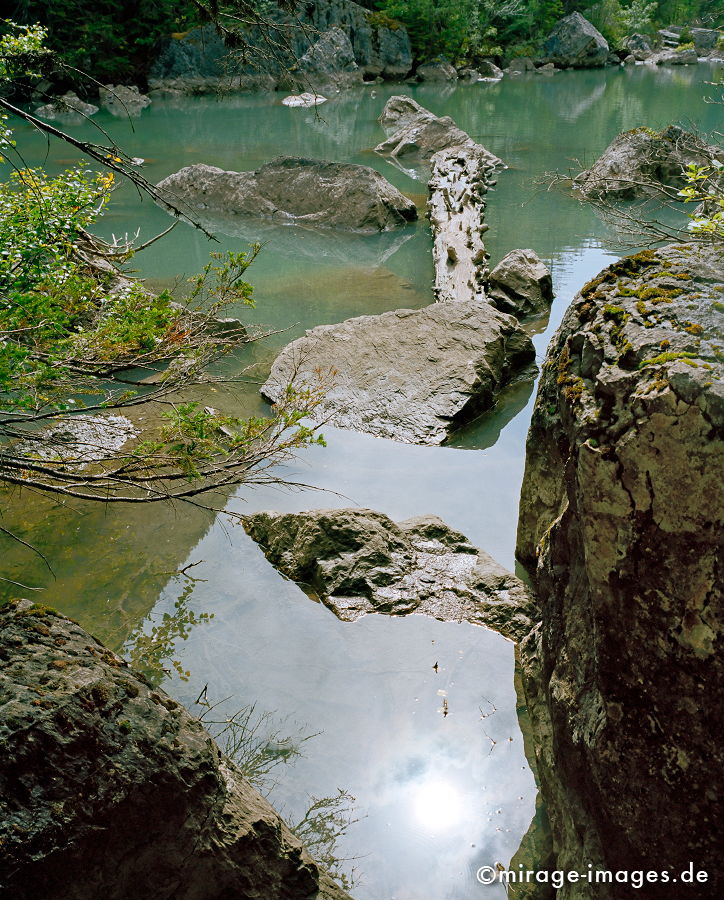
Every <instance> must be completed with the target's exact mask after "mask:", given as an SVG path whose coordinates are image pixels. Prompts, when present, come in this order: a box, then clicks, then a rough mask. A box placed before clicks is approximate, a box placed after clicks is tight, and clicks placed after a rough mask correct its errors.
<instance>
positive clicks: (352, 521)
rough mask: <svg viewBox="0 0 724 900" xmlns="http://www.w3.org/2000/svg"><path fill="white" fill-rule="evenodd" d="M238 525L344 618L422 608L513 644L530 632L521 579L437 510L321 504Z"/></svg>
mask: <svg viewBox="0 0 724 900" xmlns="http://www.w3.org/2000/svg"><path fill="white" fill-rule="evenodd" d="M243 522H244V527H245V529H246V531H247V532H248V533H249V535H250V536H251V537H252V538H253V539H254V540H255V541H257V543H259V544H260V545H261V548H262V550H263V551H264V553H265V554H266V557H267V559H268V560H269V561H270V562H271V564H272V565H273V566H276V568H278V569H279V570H280V571H281V572H282V573H283V574H284V575H286V576H287V577H288V578H291V579H292V580H293V581H296V582H299V583H300V584H301V585H303V586H304V587H305V588H306V589H307V590H309V591H311V592H312V593H313V594H314V595H315V596H316V597H318V598H319V599H320V600H321V601H322V603H324V604H325V606H327V607H329V608H330V609H331V610H332V611H333V612H334V613H335V615H337V616H338V617H339V618H340V619H343V620H344V621H348V622H349V621H354V620H355V619H357V618H359V617H360V616H362V615H364V614H365V613H383V614H384V615H389V616H404V615H407V614H408V613H426V614H427V615H430V616H434V617H435V618H436V619H441V620H443V621H446V622H450V621H454V622H462V621H466V622H473V623H474V624H478V625H488V626H490V627H491V628H495V629H496V630H497V631H500V632H502V633H503V634H504V635H506V637H510V638H512V639H514V640H517V639H518V638H520V637H522V636H523V635H525V634H527V633H528V632H529V631H530V628H531V620H530V616H531V615H533V611H534V607H533V602H532V598H531V596H530V594H529V592H528V590H527V588H526V587H525V585H524V584H523V583H522V582H521V581H519V580H518V579H517V578H516V577H515V576H514V575H511V573H510V572H508V571H506V570H505V569H503V568H502V566H499V565H498V564H497V563H496V562H495V560H494V559H492V558H491V557H490V556H488V554H487V553H483V552H482V551H481V550H477V549H476V548H475V547H473V546H472V545H471V544H470V542H469V541H468V540H467V538H465V537H464V535H462V534H460V533H459V532H457V531H453V530H452V529H451V528H449V527H448V526H447V525H446V524H445V523H444V522H443V521H442V519H439V518H437V516H420V517H417V518H414V519H408V520H406V521H405V522H400V523H397V524H396V523H395V522H392V521H391V520H390V519H389V518H388V517H387V516H385V515H383V514H382V513H378V512H373V511H372V510H369V509H329V510H311V511H309V512H302V513H288V514H281V513H273V512H262V513H256V514H254V515H251V516H244V519H243Z"/></svg>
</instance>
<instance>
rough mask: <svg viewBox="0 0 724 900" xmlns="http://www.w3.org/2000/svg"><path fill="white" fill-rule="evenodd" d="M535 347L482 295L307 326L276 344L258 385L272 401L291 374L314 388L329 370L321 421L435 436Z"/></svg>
mask: <svg viewBox="0 0 724 900" xmlns="http://www.w3.org/2000/svg"><path fill="white" fill-rule="evenodd" d="M534 356H535V353H534V350H533V345H532V343H531V341H530V338H529V337H528V336H527V335H526V334H525V332H524V331H522V329H521V328H520V326H519V325H518V322H517V321H516V319H514V318H513V317H512V316H506V315H505V314H503V313H500V312H498V311H497V310H495V309H493V308H492V307H491V306H489V305H487V304H485V303H475V302H461V303H434V304H433V305H432V306H428V307H425V308H424V309H417V310H410V309H400V310H396V311H394V312H387V313H383V314H382V315H379V316H360V317H359V318H354V319H348V320H347V321H345V322H341V323H340V324H338V325H320V326H318V327H317V328H313V329H312V330H311V331H308V332H307V333H306V335H305V336H304V337H302V338H299V339H298V340H296V341H293V342H292V343H291V344H289V345H288V346H287V347H285V348H284V350H282V352H281V353H280V354H279V356H278V357H277V358H276V360H275V361H274V364H273V366H272V370H271V375H270V377H269V379H268V381H267V382H266V383H265V384H264V385H263V387H262V389H261V390H262V394H263V395H264V396H265V397H267V398H268V399H270V400H272V401H276V400H278V399H279V398H280V397H281V396H282V395H283V393H284V391H285V390H286V386H287V384H288V383H289V382H290V381H294V383H295V384H296V385H297V386H298V387H302V386H305V385H307V386H311V387H312V388H316V387H317V385H318V383H319V373H320V372H322V373H332V375H333V377H332V378H331V382H332V383H331V386H327V390H326V393H325V395H324V399H323V400H322V402H321V404H320V406H319V407H318V409H317V413H316V414H317V415H318V418H319V420H321V421H324V422H328V423H329V424H331V425H336V426H339V427H340V428H352V429H355V430H357V431H364V432H367V433H369V434H373V435H376V436H379V437H388V438H393V439H395V440H399V441H405V442H407V443H414V444H441V443H443V442H444V441H445V439H446V438H447V436H448V433H449V432H450V431H452V430H453V429H454V428H455V427H456V426H457V425H459V424H461V423H462V422H464V421H466V420H469V419H471V418H474V417H475V416H476V415H478V414H479V413H481V412H483V411H484V410H485V409H488V408H489V407H490V406H492V404H493V403H494V402H495V398H496V396H497V393H498V391H499V390H500V389H501V388H502V387H503V386H504V385H505V384H506V383H508V382H509V381H510V380H511V378H514V377H516V376H517V375H518V374H520V370H521V369H522V368H523V367H525V366H527V365H528V364H529V363H532V361H533V359H534Z"/></svg>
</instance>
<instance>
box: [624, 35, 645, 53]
mask: <svg viewBox="0 0 724 900" xmlns="http://www.w3.org/2000/svg"><path fill="white" fill-rule="evenodd" d="M622 44H623V47H624V49H626V50H628V51H629V52H631V53H634V52H635V51H636V50H644V51H646V52H650V51H651V41H650V40H649V39H648V38H647V37H646V36H645V35H643V34H631V35H629V36H628V37H627V38H625V39H624V40H623V42H622Z"/></svg>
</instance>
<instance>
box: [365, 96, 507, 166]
mask: <svg viewBox="0 0 724 900" xmlns="http://www.w3.org/2000/svg"><path fill="white" fill-rule="evenodd" d="M379 122H380V125H382V127H383V128H384V130H385V133H386V134H387V135H388V137H387V139H386V140H384V141H383V142H382V143H381V144H378V145H377V146H376V147H375V152H376V153H381V154H383V155H386V156H391V157H394V158H399V157H402V156H411V157H415V161H418V162H419V161H425V160H429V159H430V158H431V157H432V156H433V154H435V153H437V152H438V151H439V150H451V149H452V148H456V147H460V148H468V149H470V150H474V151H475V152H476V153H478V154H482V155H483V156H484V157H485V159H486V161H487V163H488V164H489V165H490V166H496V165H502V162H501V161H500V160H499V159H498V157H497V156H495V155H494V154H492V153H490V152H489V151H488V150H486V149H485V148H484V147H482V146H481V145H480V144H477V143H476V142H475V141H474V140H473V139H472V138H471V137H470V135H469V134H467V133H466V132H465V131H463V130H462V129H461V128H458V126H457V125H456V124H455V122H453V120H452V119H451V118H450V116H436V115H435V114H434V113H432V112H430V110H429V109H425V108H424V107H423V106H420V104H419V103H418V102H417V101H416V100H413V99H412V97H406V96H404V95H396V96H394V97H390V99H389V100H388V101H387V103H386V104H385V107H384V109H383V111H382V114H381V115H380V118H379Z"/></svg>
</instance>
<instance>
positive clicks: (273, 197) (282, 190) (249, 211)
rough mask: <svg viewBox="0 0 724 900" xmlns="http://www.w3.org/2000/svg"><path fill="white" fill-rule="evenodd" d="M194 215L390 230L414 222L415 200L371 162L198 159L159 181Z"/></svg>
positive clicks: (363, 229)
mask: <svg viewBox="0 0 724 900" xmlns="http://www.w3.org/2000/svg"><path fill="white" fill-rule="evenodd" d="M158 188H159V190H160V191H161V192H162V193H166V194H167V195H168V199H169V201H170V202H172V203H173V204H174V205H175V206H178V207H179V208H180V209H182V211H185V210H188V212H189V214H190V215H194V214H196V213H199V212H200V213H202V214H203V215H205V217H206V218H208V217H209V216H212V215H213V214H214V213H217V214H218V215H220V216H222V217H229V216H239V217H245V218H255V219H259V218H262V219H273V220H274V223H275V224H278V225H282V224H290V225H291V224H307V225H322V226H333V227H337V228H347V229H352V230H355V231H366V232H371V231H386V230H388V229H390V228H395V227H398V226H401V225H405V224H407V223H408V222H413V221H414V220H415V219H416V218H417V209H416V208H415V204H414V203H413V202H412V201H411V200H408V199H407V197H405V196H404V195H403V194H401V193H400V192H399V191H398V190H397V188H396V187H394V186H393V185H391V184H390V182H389V181H387V179H385V178H383V177H382V175H380V174H379V172H375V170H374V169H370V168H369V167H368V166H357V165H353V164H351V163H336V162H328V161H326V160H314V159H302V158H298V157H292V156H287V157H279V158H278V159H275V160H272V162H269V163H267V164H266V165H264V166H262V167H261V168H260V169H257V170H256V171H255V172H227V171H224V170H223V169H219V168H217V167H216V166H207V165H204V164H203V163H199V164H197V165H194V166H186V167H185V168H183V169H180V170H179V171H178V172H176V173H174V174H173V175H169V176H168V177H167V178H164V179H163V180H162V181H160V182H159V184H158Z"/></svg>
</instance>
